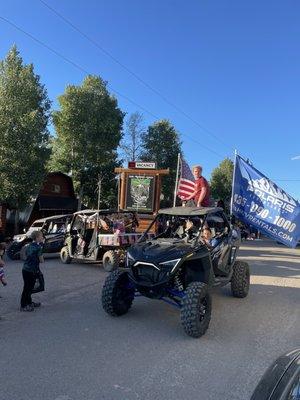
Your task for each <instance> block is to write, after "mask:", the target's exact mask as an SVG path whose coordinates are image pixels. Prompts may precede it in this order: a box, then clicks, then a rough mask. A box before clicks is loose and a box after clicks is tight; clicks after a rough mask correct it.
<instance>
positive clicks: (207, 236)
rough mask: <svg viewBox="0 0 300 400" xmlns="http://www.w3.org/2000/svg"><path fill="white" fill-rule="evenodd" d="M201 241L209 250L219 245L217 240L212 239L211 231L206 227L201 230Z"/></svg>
mask: <svg viewBox="0 0 300 400" xmlns="http://www.w3.org/2000/svg"><path fill="white" fill-rule="evenodd" d="M201 239H202V241H203V242H204V244H206V246H207V247H208V248H209V249H213V248H214V247H216V246H217V245H218V244H219V240H218V239H217V238H213V237H212V232H211V229H210V227H209V226H207V225H205V226H204V227H203V230H202V232H201Z"/></svg>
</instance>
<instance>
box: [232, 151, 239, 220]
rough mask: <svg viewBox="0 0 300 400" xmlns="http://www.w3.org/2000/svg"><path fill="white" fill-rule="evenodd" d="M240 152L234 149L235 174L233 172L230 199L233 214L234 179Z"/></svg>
mask: <svg viewBox="0 0 300 400" xmlns="http://www.w3.org/2000/svg"><path fill="white" fill-rule="evenodd" d="M237 155H238V152H237V150H236V149H235V150H234V165H233V174H232V187H231V200H230V215H232V210H233V190H234V179H235V168H236V159H237Z"/></svg>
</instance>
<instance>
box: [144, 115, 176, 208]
mask: <svg viewBox="0 0 300 400" xmlns="http://www.w3.org/2000/svg"><path fill="white" fill-rule="evenodd" d="M178 153H180V154H181V153H182V151H181V141H180V137H179V134H178V132H177V131H176V130H175V128H174V126H173V125H172V124H171V123H170V122H169V121H168V120H161V121H157V122H155V123H154V124H153V125H151V126H149V127H148V130H147V132H146V133H145V134H144V135H143V152H142V155H141V158H142V160H143V161H155V162H156V165H157V167H158V168H169V169H170V174H169V175H167V176H164V177H163V178H162V194H163V196H164V199H163V201H162V202H161V204H162V206H166V207H167V206H170V205H172V202H173V196H174V187H175V180H176V169H177V159H178Z"/></svg>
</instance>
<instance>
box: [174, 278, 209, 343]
mask: <svg viewBox="0 0 300 400" xmlns="http://www.w3.org/2000/svg"><path fill="white" fill-rule="evenodd" d="M185 293H186V294H185V297H184V298H183V300H182V307H181V324H182V326H183V329H184V331H185V333H186V334H187V335H189V336H191V337H194V338H198V337H200V336H202V335H204V333H205V332H206V331H207V328H208V325H209V322H210V317H211V307H212V305H211V296H210V294H209V292H208V287H207V285H206V284H205V283H202V282H192V283H190V284H189V285H188V287H187V289H186V291H185Z"/></svg>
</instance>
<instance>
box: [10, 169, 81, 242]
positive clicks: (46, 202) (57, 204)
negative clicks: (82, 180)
mask: <svg viewBox="0 0 300 400" xmlns="http://www.w3.org/2000/svg"><path fill="white" fill-rule="evenodd" d="M77 205H78V200H77V198H76V196H75V192H74V186H73V181H72V178H71V177H70V176H68V175H66V174H63V173H62V172H50V173H48V174H47V176H46V178H45V180H44V182H43V185H42V187H41V189H40V191H39V193H38V195H37V196H36V197H35V198H34V199H33V200H32V202H31V203H30V204H28V206H27V207H26V208H25V209H24V210H21V211H20V228H28V227H29V226H30V225H31V224H32V223H33V221H35V220H36V219H40V218H45V217H51V216H52V215H61V214H72V213H73V212H75V211H77ZM14 215H15V211H14V210H7V212H6V216H7V218H6V219H7V224H6V230H4V232H5V233H6V234H7V235H10V236H11V235H12V234H13V230H14Z"/></svg>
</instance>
